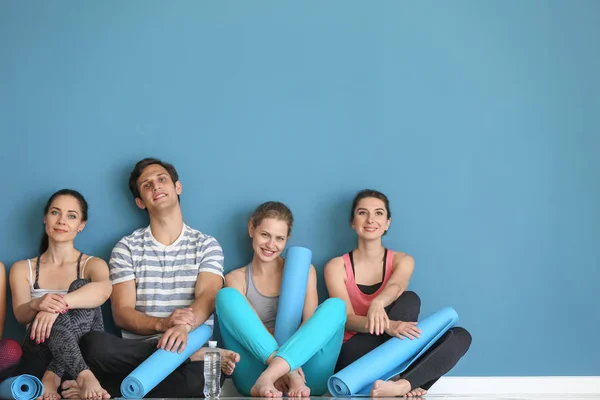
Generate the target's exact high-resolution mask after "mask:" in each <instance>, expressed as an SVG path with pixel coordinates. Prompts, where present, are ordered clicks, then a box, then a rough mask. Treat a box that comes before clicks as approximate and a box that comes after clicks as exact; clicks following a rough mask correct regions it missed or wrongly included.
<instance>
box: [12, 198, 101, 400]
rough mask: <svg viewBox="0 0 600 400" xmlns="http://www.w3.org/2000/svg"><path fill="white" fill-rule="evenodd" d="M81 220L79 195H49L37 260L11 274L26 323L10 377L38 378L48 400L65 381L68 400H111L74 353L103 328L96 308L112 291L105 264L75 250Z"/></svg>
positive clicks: (23, 263) (15, 302) (18, 307)
mask: <svg viewBox="0 0 600 400" xmlns="http://www.w3.org/2000/svg"><path fill="white" fill-rule="evenodd" d="M86 221H87V202H86V201H85V199H84V198H83V196H82V195H81V194H80V193H79V192H76V191H74V190H69V189H63V190H60V191H58V192H56V193H54V194H53V195H52V196H51V197H50V199H49V200H48V202H47V204H46V207H45V209H44V228H45V232H44V235H43V237H42V243H41V245H40V251H39V256H37V257H35V258H34V259H33V260H22V261H19V262H17V263H15V265H13V267H12V268H11V271H10V274H11V290H12V295H13V311H14V314H15V317H16V318H17V320H18V321H19V322H20V323H22V324H26V325H27V332H26V337H25V339H24V340H23V344H22V349H23V357H22V359H21V362H20V364H19V365H18V366H17V367H16V368H15V369H14V371H12V372H11V373H12V375H20V374H30V375H34V376H37V377H38V378H41V379H42V383H43V384H44V394H43V397H44V399H48V400H53V399H59V398H60V397H61V396H60V395H59V389H60V387H61V383H62V382H63V381H65V380H68V379H71V380H75V382H69V383H66V385H67V386H69V387H70V388H71V389H70V393H69V394H71V395H72V396H77V397H79V398H82V399H90V398H97V399H98V398H108V397H110V396H108V393H107V392H106V391H105V390H104V389H103V388H102V387H101V386H100V383H99V382H98V380H97V379H96V377H95V376H94V374H93V373H92V372H91V371H90V369H89V368H88V366H87V364H86V363H85V361H84V359H83V357H82V355H81V351H80V349H79V340H80V339H81V337H82V336H83V335H84V334H86V333H88V332H90V331H94V330H103V329H104V324H103V321H102V312H101V309H100V306H101V305H102V304H103V303H104V302H105V301H106V300H107V299H108V298H109V296H110V293H111V291H112V287H111V284H110V280H109V274H108V266H107V265H106V263H105V262H104V261H103V260H102V259H100V258H95V257H89V256H85V255H84V254H83V253H82V252H80V251H79V250H77V249H76V248H75V246H74V240H75V237H76V236H77V234H78V233H79V232H81V231H82V230H83V229H84V227H85V224H86ZM86 277H88V278H87V279H86ZM65 395H67V393H65Z"/></svg>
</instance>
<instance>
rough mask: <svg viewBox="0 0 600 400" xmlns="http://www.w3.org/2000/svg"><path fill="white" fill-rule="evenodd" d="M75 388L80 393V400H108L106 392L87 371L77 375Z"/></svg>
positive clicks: (108, 396) (90, 372)
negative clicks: (77, 388)
mask: <svg viewBox="0 0 600 400" xmlns="http://www.w3.org/2000/svg"><path fill="white" fill-rule="evenodd" d="M77 386H79V389H80V392H81V399H84V400H86V399H110V395H109V394H108V392H107V391H106V390H104V389H103V388H102V386H100V382H98V379H96V377H95V376H94V374H93V373H92V371H90V370H89V369H84V370H83V371H81V372H80V373H79V376H78V377H77Z"/></svg>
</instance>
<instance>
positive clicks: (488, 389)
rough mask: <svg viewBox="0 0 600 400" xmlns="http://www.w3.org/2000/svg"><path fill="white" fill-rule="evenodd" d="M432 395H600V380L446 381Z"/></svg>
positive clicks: (497, 378)
mask: <svg viewBox="0 0 600 400" xmlns="http://www.w3.org/2000/svg"><path fill="white" fill-rule="evenodd" d="M429 394H431V395H517V394H542V395H543V394H551V395H557V394H566V395H569V396H573V395H599V394H600V376H506V377H505V376H484V377H478V376H477V377H470V376H466V377H462V376H461V377H459V376H457V377H454V376H445V377H442V378H441V379H440V380H439V381H438V382H436V384H435V385H433V387H432V388H431V390H430V391H429Z"/></svg>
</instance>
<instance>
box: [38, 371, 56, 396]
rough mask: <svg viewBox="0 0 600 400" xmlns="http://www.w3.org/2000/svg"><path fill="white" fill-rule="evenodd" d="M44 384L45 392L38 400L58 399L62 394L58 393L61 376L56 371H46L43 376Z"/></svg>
mask: <svg viewBox="0 0 600 400" xmlns="http://www.w3.org/2000/svg"><path fill="white" fill-rule="evenodd" d="M42 385H44V394H42V395H41V396H40V397H38V398H37V400H58V399H60V395H59V394H58V388H59V386H60V376H58V375H56V374H55V373H54V372H51V371H46V372H45V373H44V376H43V377H42Z"/></svg>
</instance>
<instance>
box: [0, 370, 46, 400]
mask: <svg viewBox="0 0 600 400" xmlns="http://www.w3.org/2000/svg"><path fill="white" fill-rule="evenodd" d="M43 393H44V385H42V382H41V381H40V380H39V379H38V378H36V377H35V376H32V375H19V376H15V377H13V378H8V379H6V380H4V381H2V383H0V398H2V399H15V400H32V399H35V398H36V397H40V396H41V395H42V394H43Z"/></svg>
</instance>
